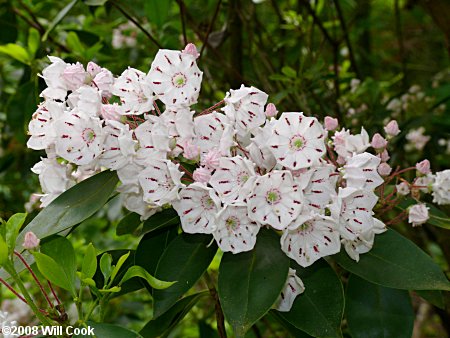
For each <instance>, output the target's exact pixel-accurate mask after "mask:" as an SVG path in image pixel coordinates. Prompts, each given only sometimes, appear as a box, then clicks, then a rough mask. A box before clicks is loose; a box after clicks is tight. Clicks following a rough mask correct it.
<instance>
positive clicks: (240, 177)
mask: <svg viewBox="0 0 450 338" xmlns="http://www.w3.org/2000/svg"><path fill="white" fill-rule="evenodd" d="M249 178H250V177H249V175H248V173H247V172H245V171H241V172H240V173H239V174H238V177H237V181H238V183H239V184H240V185H242V184H244V183H245V182H247V181H248V179H249Z"/></svg>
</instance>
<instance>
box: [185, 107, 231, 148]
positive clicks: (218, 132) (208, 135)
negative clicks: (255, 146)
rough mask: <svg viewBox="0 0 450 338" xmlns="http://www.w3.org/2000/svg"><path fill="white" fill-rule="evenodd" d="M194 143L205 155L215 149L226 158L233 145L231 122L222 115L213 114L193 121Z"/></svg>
mask: <svg viewBox="0 0 450 338" xmlns="http://www.w3.org/2000/svg"><path fill="white" fill-rule="evenodd" d="M194 130H195V135H196V140H195V143H196V144H197V145H198V146H199V147H200V151H201V152H202V153H203V154H205V153H207V152H208V151H210V150H212V149H214V148H216V149H218V150H220V152H221V153H222V155H224V156H226V155H227V156H228V155H229V154H230V148H231V147H232V146H234V145H235V142H234V139H233V137H234V130H233V128H232V127H231V122H230V120H229V119H228V117H227V116H225V115H224V114H221V113H218V112H213V113H211V114H207V115H202V116H198V117H196V118H195V119H194Z"/></svg>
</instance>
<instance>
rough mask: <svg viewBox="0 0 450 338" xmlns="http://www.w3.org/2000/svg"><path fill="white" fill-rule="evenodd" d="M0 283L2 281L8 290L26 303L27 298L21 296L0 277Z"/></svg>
mask: <svg viewBox="0 0 450 338" xmlns="http://www.w3.org/2000/svg"><path fill="white" fill-rule="evenodd" d="M0 283H2V284H3V285H4V286H6V287H7V288H8V289H9V291H11V292H12V293H13V294H14V295H15V296H16V297H17V298H19V299H20V300H21V301H22V302H24V303H25V304H28V302H27V300H26V299H25V298H23V297H22V296H21V295H20V294H19V293H18V292H17V291H16V290H14V288H13V287H12V286H11V285H10V284H8V283H7V282H6V281H5V280H4V279H3V278H0Z"/></svg>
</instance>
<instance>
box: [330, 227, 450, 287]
mask: <svg viewBox="0 0 450 338" xmlns="http://www.w3.org/2000/svg"><path fill="white" fill-rule="evenodd" d="M333 257H334V258H335V259H336V261H337V262H338V263H339V265H341V266H342V267H343V268H344V269H346V270H348V271H350V272H352V273H354V274H355V275H358V276H360V277H362V278H364V279H366V280H368V281H369V282H372V283H375V284H379V285H383V286H387V287H390V288H396V289H405V290H450V282H449V281H448V280H447V278H446V277H445V275H444V273H443V272H442V270H441V269H440V268H439V266H438V265H437V264H436V263H435V262H434V261H433V260H432V259H431V257H430V256H428V255H427V254H426V253H425V252H423V251H422V250H421V249H420V248H419V247H417V246H416V245H415V244H414V243H412V242H411V241H410V240H408V239H406V238H405V237H403V236H402V235H400V234H399V233H397V232H396V231H394V230H391V229H389V230H388V231H386V232H385V233H383V234H381V235H378V236H376V237H375V245H374V246H373V248H372V250H371V251H369V252H368V253H365V254H363V255H361V256H360V260H359V262H358V263H357V262H355V261H353V260H352V259H350V258H349V257H348V255H347V254H346V253H345V251H341V252H340V253H338V254H336V255H335V256H333Z"/></svg>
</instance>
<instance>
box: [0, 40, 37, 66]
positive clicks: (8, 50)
mask: <svg viewBox="0 0 450 338" xmlns="http://www.w3.org/2000/svg"><path fill="white" fill-rule="evenodd" d="M0 53H3V54H6V55H8V56H10V57H12V58H13V59H16V60H17V61H19V62H22V63H24V64H26V65H29V64H30V60H31V58H30V55H28V51H27V50H26V49H25V48H23V47H22V46H19V45H16V44H15V43H7V44H6V45H2V46H0Z"/></svg>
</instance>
